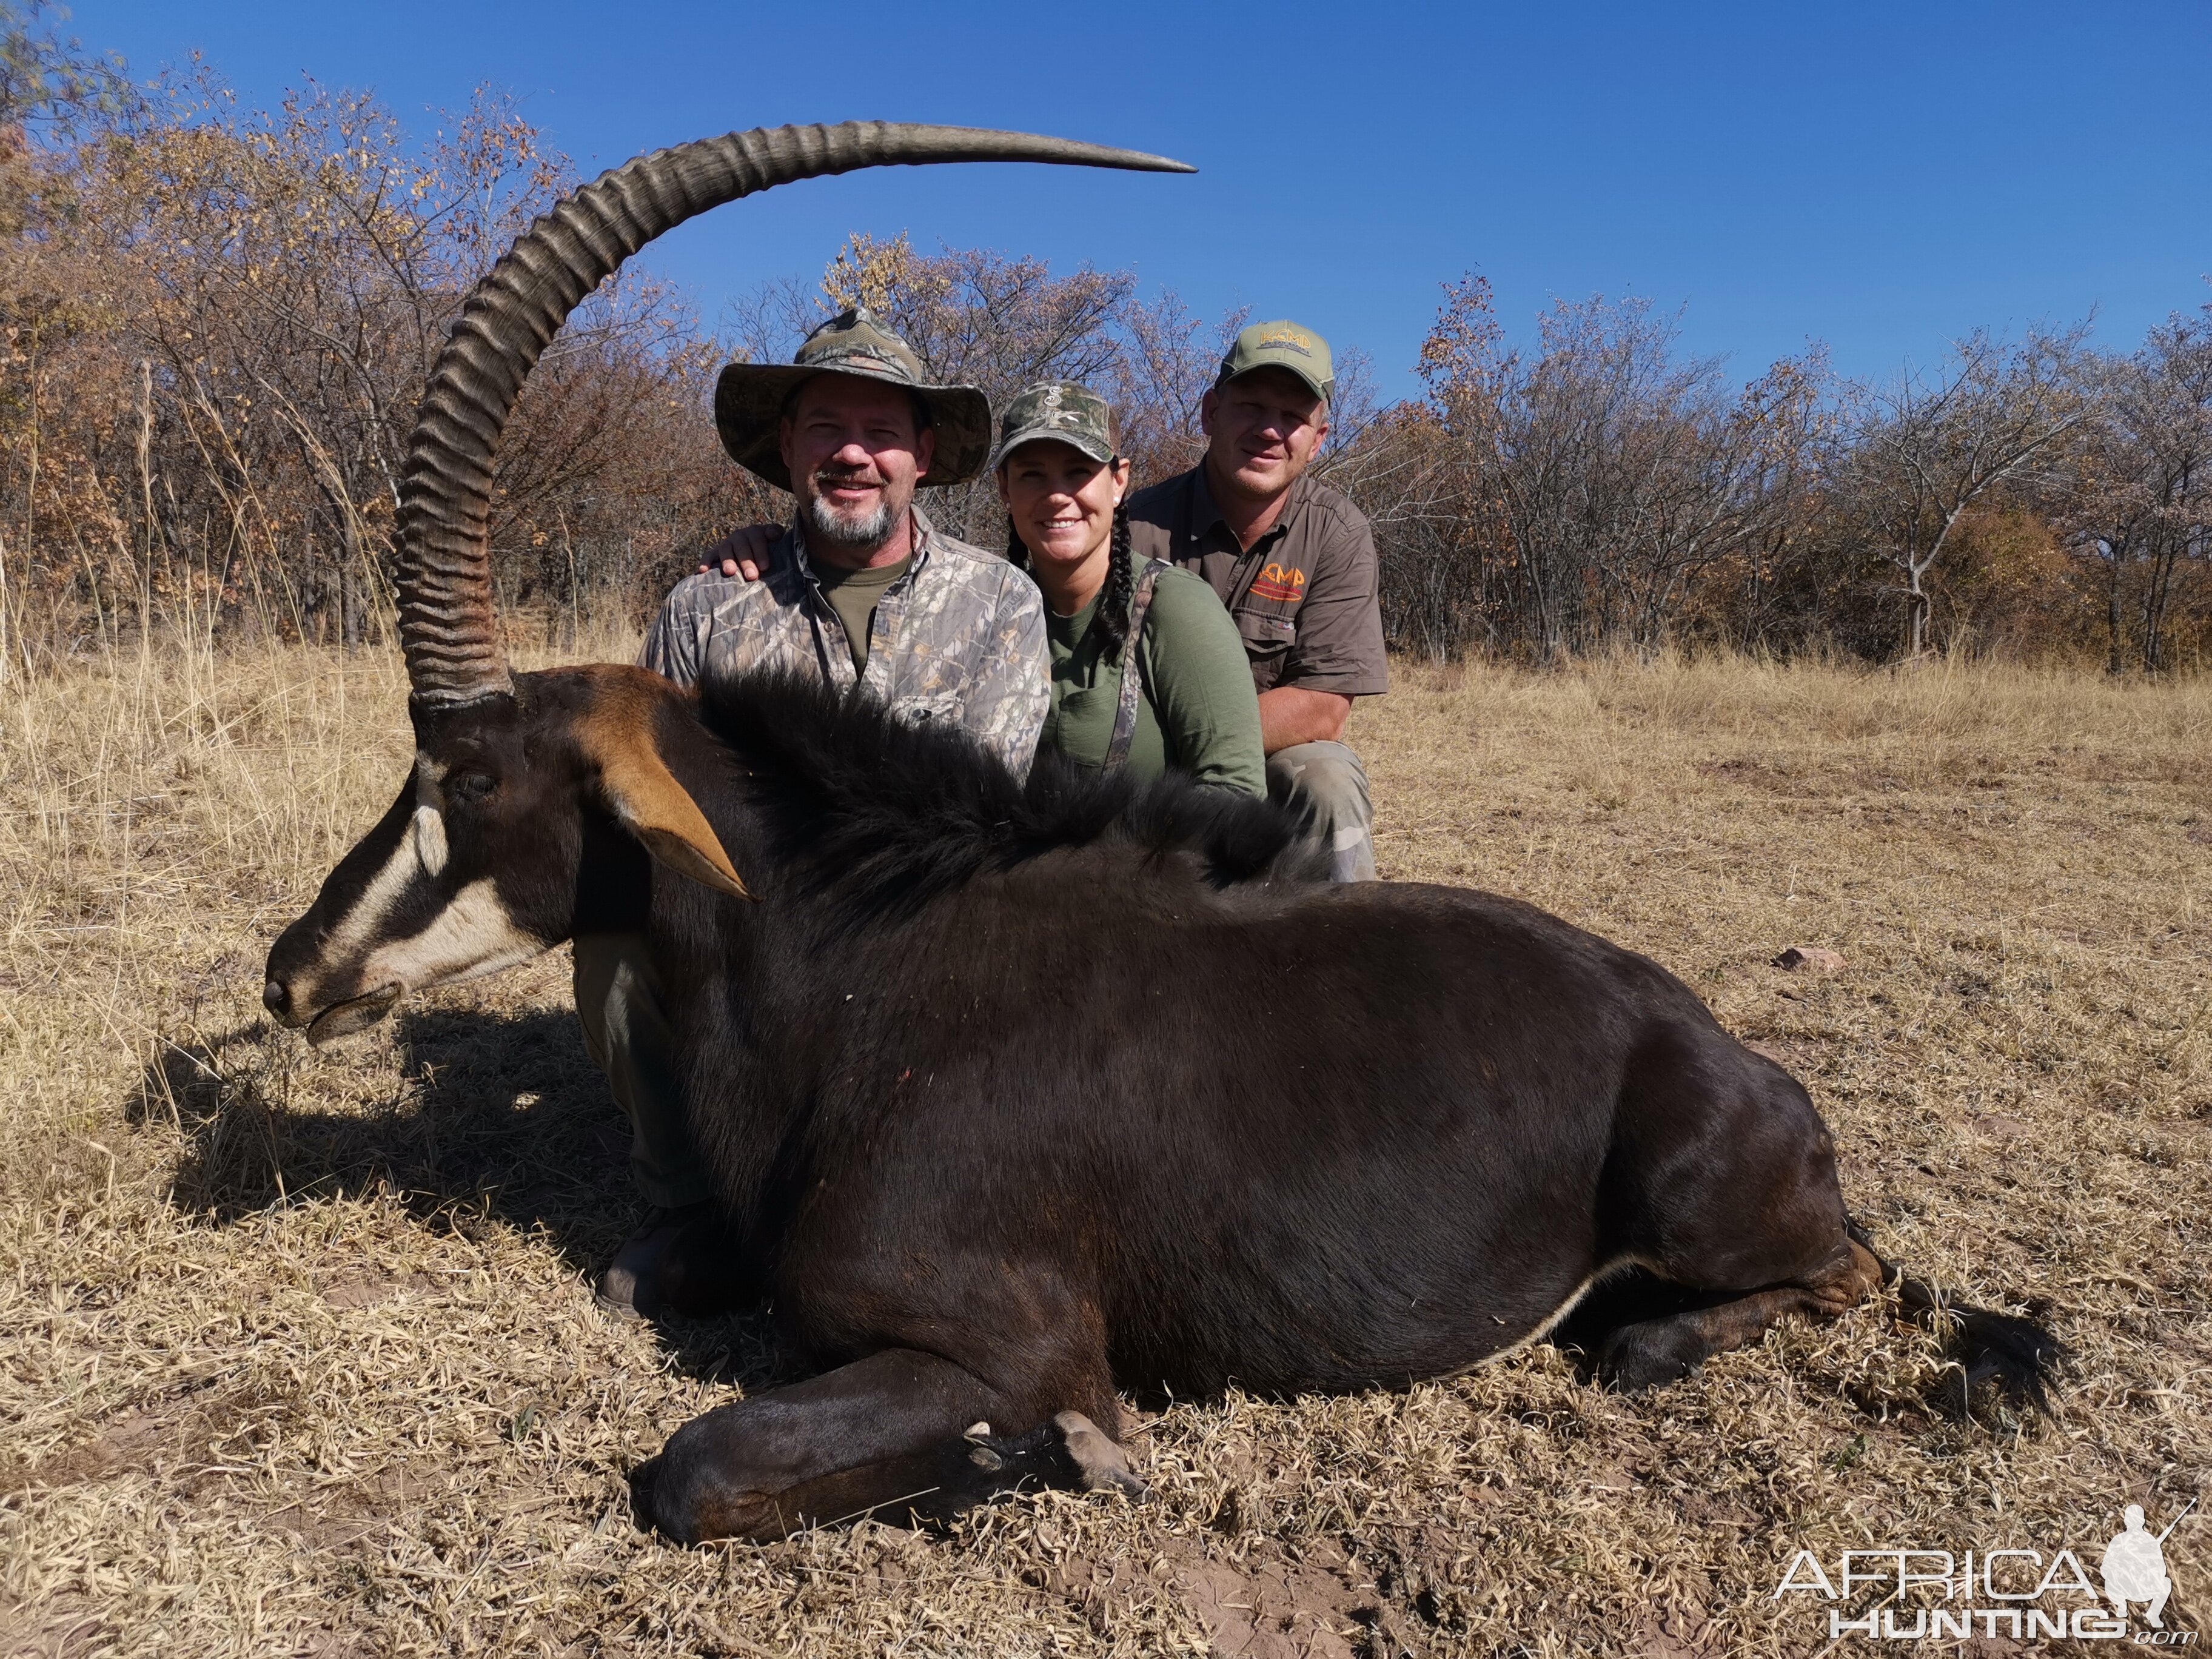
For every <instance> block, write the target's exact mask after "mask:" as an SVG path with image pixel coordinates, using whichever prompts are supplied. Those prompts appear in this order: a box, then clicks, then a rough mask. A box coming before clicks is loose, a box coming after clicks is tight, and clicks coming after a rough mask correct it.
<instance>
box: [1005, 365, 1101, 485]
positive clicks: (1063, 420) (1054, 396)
mask: <svg viewBox="0 0 2212 1659" xmlns="http://www.w3.org/2000/svg"><path fill="white" fill-rule="evenodd" d="M1040 438H1049V439H1050V440H1052V441H1054V443H1062V444H1066V445H1067V446H1068V447H1070V448H1072V449H1079V450H1081V451H1082V452H1083V453H1085V454H1086V455H1088V456H1089V457H1090V458H1091V459H1092V460H1094V461H1104V462H1111V461H1112V460H1113V459H1114V416H1113V414H1112V412H1111V411H1110V410H1108V409H1107V407H1106V400H1105V399H1104V398H1102V397H1100V396H1099V395H1098V394H1097V392H1093V391H1091V389H1090V388H1089V387H1088V386H1078V385H1076V383H1075V382H1074V381H1073V380H1042V381H1039V382H1038V383H1037V384H1036V386H1025V387H1024V388H1023V389H1022V390H1021V391H1020V392H1017V393H1016V394H1015V396H1014V400H1013V401H1012V403H1010V404H1007V405H1006V413H1005V414H1003V415H1001V416H999V444H998V447H997V448H995V449H994V450H993V451H992V452H991V459H989V460H988V461H987V462H985V463H984V471H987V472H996V471H998V470H999V463H1000V462H1001V461H1003V460H1005V459H1006V457H1007V456H1009V455H1011V454H1012V453H1014V452H1015V451H1016V450H1017V449H1019V448H1020V447H1022V446H1023V445H1024V444H1025V443H1030V442H1034V441H1036V440H1037V439H1040Z"/></svg>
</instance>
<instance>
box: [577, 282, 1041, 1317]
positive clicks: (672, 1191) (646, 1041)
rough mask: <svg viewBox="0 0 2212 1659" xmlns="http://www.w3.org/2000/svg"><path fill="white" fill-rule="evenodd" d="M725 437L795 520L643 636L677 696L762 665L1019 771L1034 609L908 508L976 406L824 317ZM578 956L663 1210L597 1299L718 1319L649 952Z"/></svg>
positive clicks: (748, 366) (634, 947) (592, 1011)
mask: <svg viewBox="0 0 2212 1659" xmlns="http://www.w3.org/2000/svg"><path fill="white" fill-rule="evenodd" d="M714 423H715V425H716V426H717V427H718V428H720V432H721V435H722V447H724V448H725V449H726V450H728V451H729V453H730V455H731V457H732V459H734V460H736V461H737V463H738V465H740V466H743V467H744V468H745V469H746V470H747V471H750V472H751V473H753V474H754V476H756V477H760V478H763V479H766V480H767V481H768V482H769V483H772V484H774V485H775V487H776V488H777V489H787V490H789V491H790V492H791V494H792V495H793V501H794V506H795V508H796V511H795V513H794V515H793V523H792V524H791V526H790V527H789V528H788V529H787V530H786V531H784V532H783V533H782V535H781V538H780V539H778V540H777V541H776V543H775V548H774V556H773V558H772V560H771V561H770V562H769V568H768V570H767V572H766V574H765V575H764V576H763V579H762V580H756V581H744V580H736V579H734V578H733V577H725V576H724V575H722V574H720V571H719V570H712V571H702V572H701V574H698V575H696V576H693V577H690V579H688V580H685V581H684V582H682V583H680V584H679V585H678V587H677V588H676V591H675V592H673V593H671V594H670V595H669V597H668V601H667V603H666V604H665V605H663V606H662V607H661V611H660V616H659V619H658V620H657V621H655V622H654V623H653V629H652V632H651V633H650V634H649V635H647V639H646V642H645V652H644V655H643V657H642V658H641V661H642V662H643V663H644V665H645V666H646V667H647V668H650V669H653V670H654V671H657V672H659V673H661V674H665V675H666V676H667V677H668V678H670V679H672V680H674V681H676V682H678V684H684V685H690V684H696V683H698V682H699V681H701V680H702V679H705V678H708V677H710V676H721V675H728V674H737V673H742V672H744V671H748V670H752V669H761V668H782V669H786V670H789V671H795V672H798V673H801V674H816V675H819V676H820V677H821V678H823V680H825V681H827V682H828V683H829V684H832V685H836V686H840V687H844V688H847V689H852V688H858V689H859V690H862V691H864V692H866V694H867V695H869V696H872V697H874V698H875V699H876V700H877V701H878V702H881V703H883V704H884V706H885V707H887V708H890V710H891V711H892V712H893V713H894V714H897V715H899V716H900V717H902V718H903V719H905V720H909V721H913V722H915V723H917V724H919V723H921V722H923V721H928V722H933V723H941V724H949V725H953V726H959V727H961V728H962V729H963V730H964V731H966V732H969V733H970V734H971V735H972V736H974V738H975V740H976V741H977V742H979V743H981V744H982V745H983V746H984V747H985V748H987V749H989V750H991V751H992V752H993V753H994V754H996V755H997V756H998V757H999V758H1000V760H1002V761H1004V762H1005V763H1006V765H1007V766H1008V767H1009V768H1011V769H1012V770H1014V771H1015V772H1016V773H1018V774H1019V773H1025V772H1027V771H1028V769H1029V765H1030V757H1032V756H1033V755H1034V754H1035V753H1036V743H1037V733H1038V732H1039V731H1040V730H1041V729H1042V727H1043V725H1044V719H1045V714H1046V711H1047V709H1048V708H1049V707H1050V705H1051V701H1052V691H1051V684H1050V681H1049V679H1048V670H1047V653H1046V646H1045V629H1044V605H1043V602H1042V599H1039V598H1038V595H1037V590H1036V586H1034V585H1032V584H1031V582H1030V580H1029V579H1028V578H1027V577H1026V576H1024V575H1023V574H1021V573H1020V572H1019V571H1018V570H1016V569H1014V568H1013V567H1012V566H1011V565H1009V564H1008V563H1007V562H1006V561H1005V560H1004V559H1001V558H1000V557H998V556H996V555H995V554H990V553H985V552H982V551H981V550H978V549H976V548H973V547H969V546H968V545H966V544H963V543H961V542H958V541H955V540H954V539H953V538H951V537H950V536H947V535H945V534H943V533H942V532H939V531H936V530H933V528H932V527H931V526H930V523H929V520H928V519H927V517H926V516H924V514H923V513H922V512H921V509H920V508H919V507H916V506H915V504H914V495H915V489H917V488H918V487H919V486H920V485H922V484H925V483H929V484H948V483H960V482H962V481H963V480H964V479H967V478H969V477H974V476H975V474H976V472H978V471H981V467H982V465H983V459H984V457H985V456H986V455H987V454H988V453H990V447H991V408H990V404H989V402H988V401H987V399H986V398H984V396H983V394H982V393H981V392H979V391H977V390H976V389H975V387H974V386H939V385H937V384H936V383H934V382H933V381H932V380H930V378H929V376H928V374H927V372H926V371H925V370H924V369H923V368H922V366H921V362H920V360H919V359H917V358H916V357H915V354H914V351H913V349H912V348H911V347H909V346H908V344H907V343H906V342H905V341H903V340H902V339H900V338H899V337H898V336H897V335H896V334H894V333H892V332H891V331H890V330H889V329H887V328H885V327H884V325H883V324H882V323H881V322H879V321H878V320H877V319H876V318H875V317H873V316H872V315H871V314H870V313H868V311H867V310H866V308H865V307H859V308H855V309H854V310H851V311H847V312H843V313H840V314H839V315H837V316H836V317H832V318H831V319H829V321H828V322H825V323H823V324H822V325H820V326H819V327H817V329H816V330H815V331H813V332H812V333H811V334H810V335H808V336H807V337H806V340H805V343H804V344H802V345H801V346H800V347H799V351H798V355H797V356H794V357H793V359H792V361H791V362H788V363H732V364H731V365H730V366H729V367H728V368H726V369H724V370H723V371H722V376H721V380H720V382H719V384H718V385H717V386H716V387H715V390H714ZM575 956H576V1012H577V1014H578V1015H579V1017H580V1018H581V1019H582V1021H583V1025H584V1034H585V1041H586V1047H588V1048H590V1050H591V1053H592V1059H593V1060H595V1061H597V1062H598V1064H599V1067H600V1069H601V1070H602V1071H604V1072H605V1073H606V1074H607V1081H608V1084H609V1085H610V1086H611V1088H612V1090H613V1091H614V1095H615V1098H616V1099H617V1101H618V1102H619V1103H621V1105H622V1107H623V1110H624V1111H625V1112H626V1113H628V1115H629V1119H630V1123H631V1127H632V1129H633V1131H634V1139H633V1143H632V1150H631V1153H630V1170H631V1172H632V1174H633V1176H635V1180H636V1182H637V1185H638V1188H639V1189H640V1190H641V1193H642V1194H644V1197H645V1200H646V1202H647V1205H648V1206H650V1207H649V1208H648V1209H647V1213H646V1216H645V1219H644V1221H643V1222H642V1223H641V1225H639V1227H638V1229H637V1230H636V1231H635V1232H634V1233H632V1234H631V1236H630V1237H629V1240H628V1241H627V1242H626V1243H624V1244H623V1247H622V1248H621V1249H620V1250H619V1251H617V1254H616V1255H615V1259H614V1261H613V1263H612V1265H611V1266H610V1267H608V1269H607V1271H606V1273H605V1276H604V1277H603V1278H602V1279H601V1280H600V1285H599V1296H600V1299H601V1301H602V1302H604V1303H605V1304H608V1305H609V1306H611V1307H613V1308H616V1309H617V1310H623V1311H631V1312H637V1313H642V1314H648V1315H657V1314H660V1313H664V1312H671V1313H681V1314H702V1313H708V1312H714V1311H717V1310H720V1309H721V1308H723V1307H726V1306H727V1305H729V1304H731V1303H732V1301H733V1300H735V1299H737V1297H738V1296H739V1294H740V1291H741V1287H739V1286H737V1285H732V1284H730V1283H728V1282H727V1281H726V1279H723V1278H722V1277H720V1272H719V1269H720V1264H721V1263H723V1262H724V1261H727V1260H728V1259H729V1257H730V1256H731V1255H732V1254H733V1253H732V1252H731V1251H729V1250H728V1249H726V1246H725V1245H724V1243H723V1242H722V1241H721V1239H720V1229H719V1226H718V1224H717V1223H716V1222H715V1220H714V1212H713V1210H712V1207H711V1206H710V1205H709V1204H708V1191H707V1182H706V1176H705V1171H704V1170H703V1168H702V1165H701V1163H700V1159H699V1157H698V1154H697V1152H696V1150H695V1149H694V1148H693V1146H692V1145H691V1142H690V1136H689V1134H688V1133H687V1132H686V1130H685V1127H684V1115H683V1108H682V1105H681V1103H680V1100H679V1097H678V1093H677V1091H676V1087H675V1082H674V1079H675V1069H674V1045H673V1042H672V1039H671V1035H670V1032H669V1028H668V1022H667V1018H666V1015H665V1012H664V1011H663V1007H662V1000H661V996H660V993H659V979H658V975H657V974H656V973H655V970H654V968H653V963H652V960H651V958H650V957H649V956H648V954H647V951H646V948H645V941H644V940H643V939H641V937H638V936H636V935H633V934H592V935H580V936H579V937H578V938H577V939H576V942H575Z"/></svg>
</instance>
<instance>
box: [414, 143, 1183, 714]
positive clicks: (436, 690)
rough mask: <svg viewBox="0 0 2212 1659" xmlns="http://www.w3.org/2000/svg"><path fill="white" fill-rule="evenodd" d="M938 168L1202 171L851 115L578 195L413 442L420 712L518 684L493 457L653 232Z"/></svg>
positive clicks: (442, 385)
mask: <svg viewBox="0 0 2212 1659" xmlns="http://www.w3.org/2000/svg"><path fill="white" fill-rule="evenodd" d="M935 161H1051V162H1057V163H1060V164H1061V165H1064V166H1070V167H1125V168H1131V169H1135V170H1139V171H1143V172H1151V173H1190V172H1194V171H1195V169H1194V168H1192V167H1186V166H1184V165H1183V164H1182V162H1180V161H1169V160H1167V159H1166V158H1165V157H1164V156H1159V155H1144V154H1142V153H1140V152H1139V151H1137V150H1130V149H1107V148H1106V147H1104V146H1103V145H1100V144H1080V143H1073V141H1071V140H1068V139H1065V138H1045V137H1038V136H1036V135H1035V134H1032V133H1024V132H993V131H986V130H983V129H981V128H975V127H937V126H915V125H907V124H904V123H895V122H884V121H848V122H846V123H844V124H843V125H839V126H829V127H823V126H814V127H774V128H760V129H757V130H756V131H751V132H732V133H730V134H728V135H726V136H725V137H720V138H703V139H701V140H699V141H698V142H697V143H690V144H679V145H677V146H676V147H675V148H673V149H663V150H656V151H654V152H653V154H652V155H641V156H639V157H638V158H637V159H636V160H635V161H631V162H629V163H627V164H626V165H624V166H623V167H617V168H616V169H615V170H614V171H612V172H611V173H602V174H601V175H600V176H599V178H598V179H595V180H594V181H593V182H592V183H591V184H588V185H585V186H584V187H583V188H582V189H581V190H579V191H576V192H575V193H574V194H573V195H570V196H568V197H563V198H562V200H561V202H560V203H559V204H556V206H555V207H554V209H553V210H552V211H551V212H550V213H548V214H546V215H545V216H544V217H543V218H541V219H539V220H538V222H537V223H535V224H533V225H532V226H531V228H529V229H528V230H526V231H525V232H524V233H523V234H522V235H521V236H520V238H518V239H517V240H516V241H515V244H514V246H513V247H511V248H509V249H508V250H507V252H506V253H505V254H504V255H503V256H502V257H501V259H500V262H499V263H498V264H496V265H495V266H493V267H492V270H491V274H490V275H489V276H486V277H485V278H484V279H483V281H482V282H481V283H477V286H476V289H475V291H474V292H473V293H471V295H469V298H468V302H467V304H466V305H465V306H464V307H462V311H461V318H460V320H459V322H458V323H456V324H454V325H453V334H452V336H451V337H449V338H448V339H447V342H446V346H445V349H444V350H442V351H441V352H440V353H439V355H438V362H437V365H436V367H435V368H433V369H432V370H431V372H430V383H429V386H428V389H427V390H426V391H425V392H423V394H422V408H421V410H419V411H418V412H417V414H416V417H415V430H414V433H413V435H411V436H410V438H409V439H408V442H407V471H406V476H405V478H404V482H403V483H402V484H401V487H400V495H399V523H398V534H399V551H398V574H399V642H400V645H401V647H402V648H403V649H404V651H405V652H406V653H407V678H408V682H409V684H410V685H411V686H412V687H413V689H414V696H415V701H416V702H417V703H419V704H421V705H423V706H425V707H427V708H455V707H458V706H459V705H460V704H463V703H470V702H477V701H478V700H480V699H482V698H484V697H491V696H501V695H502V694H511V693H512V691H513V681H512V680H511V679H510V678H508V676H507V659H506V657H505V654H504V653H502V652H501V649H500V645H499V635H498V629H497V624H496V622H495V618H494V616H493V611H492V592H491V571H490V563H489V549H488V547H487V544H486V543H487V538H488V536H489V528H488V525H489V518H490V508H491V477H492V461H493V459H494V457H495V455H496V454H497V453H498V452H499V440H500V433H501V429H502V428H504V427H505V426H506V425H507V416H508V414H509V413H510V412H511V411H512V410H513V408H514V400H515V398H516V397H517V396H519V395H520V392H521V391H522V383H523V381H524V380H526V379H528V378H529V374H530V371H531V369H532V368H534V367H535V366H536V364H537V362H538V355H539V354H540V353H541V352H543V351H544V349H545V348H546V346H547V344H548V343H550V341H551V340H552V338H553V336H554V335H555V333H556V332H557V331H559V329H560V327H561V325H562V323H563V322H565V321H566V320H567V319H568V313H570V312H571V311H573V310H574V309H575V307H577V306H578V305H579V304H580V303H581V302H582V301H583V298H584V296H585V295H587V294H589V293H590V292H591V291H592V289H595V288H597V287H598V286H599V283H601V282H603V281H604V280H605V278H607V277H608V276H611V275H612V274H613V272H614V271H615V270H616V269H617V267H618V266H620V265H621V264H622V262H623V260H625V259H627V258H629V256H630V255H631V254H633V253H635V252H637V251H638V249H640V248H641V247H643V246H645V245H646V244H647V242H649V241H651V240H653V238H654V237H656V236H658V235H659V234H662V233H663V232H664V231H667V230H671V229H673V228H675V227H676V226H678V225H680V224H682V223H683V222H684V221H685V220H686V219H689V218H690V217H692V216H694V215H696V214H701V213H704V212H706V211H707V210H708V209H709V208H714V207H720V205H721V204H723V203H725V202H732V201H735V200H736V199H737V198H738V197H740V196H748V195H750V194H751V193H752V192H753V191H759V190H766V189H768V188H769V186H771V185H781V184H787V183H790V182H791V181H792V180H793V179H811V178H815V177H817V176H819V175H821V174H823V173H850V172H852V171H854V169H856V168H859V167H889V166H897V165H905V166H913V165H917V164H920V163H923V162H935Z"/></svg>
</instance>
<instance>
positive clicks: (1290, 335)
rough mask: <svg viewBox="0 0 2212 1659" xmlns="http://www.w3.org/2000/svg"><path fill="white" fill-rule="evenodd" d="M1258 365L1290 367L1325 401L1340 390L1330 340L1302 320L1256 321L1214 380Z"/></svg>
mask: <svg viewBox="0 0 2212 1659" xmlns="http://www.w3.org/2000/svg"><path fill="white" fill-rule="evenodd" d="M1255 368H1287V369H1288V370H1290V372H1291V374H1295V375H1297V377H1298V379H1300V380H1304V382H1305V383H1306V384H1307V385H1308V386H1311V387H1312V388H1313V392H1314V396H1315V397H1316V398H1320V399H1321V400H1322V402H1323V403H1327V402H1328V400H1329V398H1330V397H1331V396H1332V395H1333V394H1334V392H1335V391H1336V365H1335V362H1334V361H1333V360H1332V359H1331V358H1330V356H1329V355H1328V341H1326V340H1324V339H1322V337H1321V336H1320V335H1318V334H1316V333H1315V332H1314V331H1312V330H1311V329H1310V328H1308V327H1306V326H1305V325H1303V324H1301V323H1293V322H1290V321H1288V320H1284V321H1279V322H1273V323H1255V324H1253V325H1252V326H1251V327H1249V328H1248V329H1246V330H1245V331H1243V333H1242V334H1240V335H1238V336H1237V343H1236V344H1235V345H1233V346H1231V347H1230V348H1229V355H1228V356H1226V357H1224V358H1223V359H1222V360H1221V373H1220V374H1219V375H1218V376H1217V377H1216V378H1215V380H1214V382H1213V383H1214V385H1216V386H1219V385H1220V384H1221V383H1222V382H1223V381H1224V380H1235V379H1236V378H1237V376H1238V375H1239V374H1250V373H1251V372H1252V371H1253V370H1254V369H1255Z"/></svg>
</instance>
